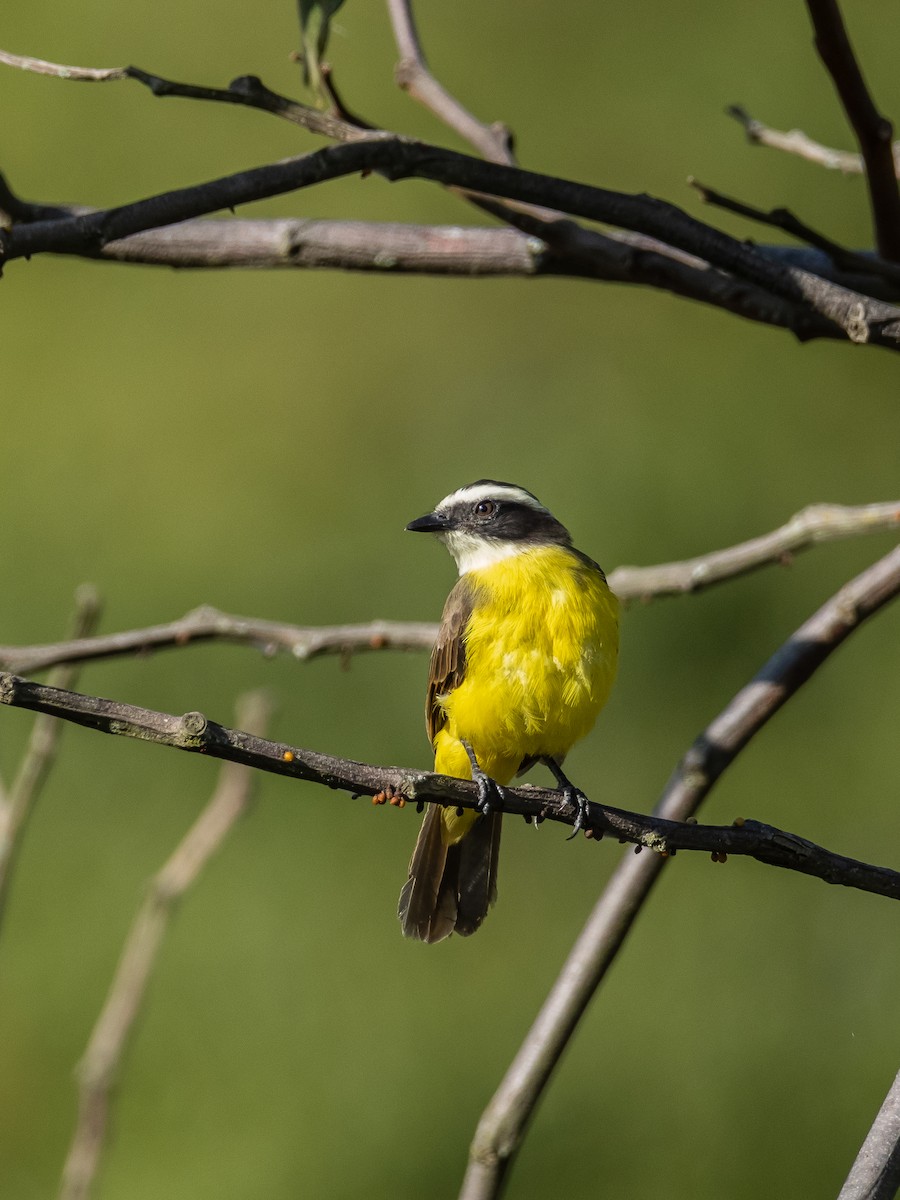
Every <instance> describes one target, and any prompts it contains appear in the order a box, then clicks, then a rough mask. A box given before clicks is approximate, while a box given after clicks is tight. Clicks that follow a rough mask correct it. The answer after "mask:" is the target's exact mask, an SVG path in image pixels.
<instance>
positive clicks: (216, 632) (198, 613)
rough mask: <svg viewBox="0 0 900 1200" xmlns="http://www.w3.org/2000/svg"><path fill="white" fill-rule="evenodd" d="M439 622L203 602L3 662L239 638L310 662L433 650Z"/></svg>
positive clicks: (1, 651)
mask: <svg viewBox="0 0 900 1200" xmlns="http://www.w3.org/2000/svg"><path fill="white" fill-rule="evenodd" d="M436 634H437V625H435V624H433V623H431V622H427V621H368V622H366V623H365V624H359V625H323V626H315V625H313V626H304V625H288V624H283V623H281V622H279V621H262V620H258V619H256V618H253V617H239V616H234V615H232V614H230V613H223V612H219V611H218V609H215V608H211V607H209V606H204V607H202V608H197V609H194V610H193V611H192V612H189V613H187V614H186V615H185V616H184V617H181V619H180V620H177V621H169V622H167V623H166V624H164V625H151V626H149V627H148V628H145V629H129V630H126V631H125V632H123V633H112V634H104V635H102V636H101V637H93V638H82V639H78V640H75V641H72V642H58V643H57V644H56V645H48V646H22V647H18V648H17V647H12V646H7V647H0V665H2V666H4V667H6V668H7V669H9V670H12V671H16V672H19V673H22V672H28V673H31V672H34V671H42V670H45V669H46V668H47V667H49V666H52V665H54V664H56V663H59V662H80V661H84V660H87V659H97V658H115V657H118V656H119V655H123V654H146V653H149V652H150V651H153V650H163V649H170V648H173V647H180V646H188V645H193V644H195V643H197V642H205V641H226V642H240V643H244V644H249V645H251V646H255V647H256V648H257V649H259V650H260V651H261V652H262V653H263V654H269V655H270V654H275V653H276V652H277V651H279V650H285V651H287V653H288V654H291V655H293V657H294V658H298V659H301V660H303V661H307V660H308V659H311V658H317V657H318V656H319V655H322V654H339V655H346V654H348V653H350V652H351V651H352V652H354V653H356V652H359V651H363V650H385V649H395V650H430V649H431V647H432V645H433V644H434V639H435V636H436Z"/></svg>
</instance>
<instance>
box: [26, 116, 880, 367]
mask: <svg viewBox="0 0 900 1200" xmlns="http://www.w3.org/2000/svg"><path fill="white" fill-rule="evenodd" d="M360 171H362V172H365V171H378V172H379V173H381V174H383V175H384V176H385V177H386V178H388V179H390V180H392V181H396V180H400V179H411V178H418V179H428V180H431V181H432V182H434V183H440V184H443V185H445V186H455V187H461V188H464V189H466V190H468V191H476V192H484V193H487V194H489V195H493V196H499V197H502V198H506V199H510V200H518V201H522V202H524V203H526V204H537V205H540V206H546V207H550V208H553V209H557V210H559V211H561V212H566V213H569V214H570V215H572V216H576V217H582V218H584V219H587V220H591V221H600V222H604V223H608V224H611V225H616V226H619V227H620V228H623V229H628V230H632V231H633V232H636V233H642V234H646V235H648V236H650V237H654V238H658V239H659V240H661V241H663V242H665V243H667V244H668V245H670V246H673V247H675V248H676V249H679V250H681V251H684V252H687V253H688V254H693V255H696V256H697V257H699V258H701V259H703V260H705V261H706V262H708V263H709V264H711V265H712V266H714V267H717V268H719V269H720V270H722V271H726V272H728V273H729V274H732V275H734V276H736V277H738V278H740V279H741V280H743V281H745V282H746V283H750V284H753V285H755V286H757V287H761V288H763V289H766V290H768V291H771V292H772V293H773V294H774V295H775V296H778V297H781V298H783V299H785V300H788V301H790V302H791V303H795V304H798V305H800V306H803V307H806V308H808V309H809V310H811V311H812V312H815V313H817V314H818V315H819V316H820V317H822V318H824V319H826V320H827V321H830V322H833V323H834V324H835V325H836V326H838V327H839V328H840V329H841V330H843V332H844V333H845V335H846V336H847V337H848V338H850V339H851V340H852V341H856V342H872V343H873V344H878V345H884V346H888V347H891V348H893V349H900V308H897V307H895V306H892V305H887V304H884V303H883V302H880V301H877V300H874V299H872V298H871V297H869V296H866V295H864V294H862V293H859V292H853V291H851V290H850V289H847V288H842V287H839V286H837V285H835V284H833V283H830V282H828V281H827V280H824V279H822V278H821V277H819V276H817V275H813V274H812V273H810V272H809V271H806V270H804V269H803V268H800V267H797V266H791V265H788V266H780V265H777V264H776V263H774V262H773V261H772V260H771V259H769V258H767V257H766V256H765V255H763V254H760V253H759V252H758V251H757V250H755V249H753V248H751V247H749V246H747V245H746V244H744V243H742V242H739V241H737V240H736V239H734V238H732V237H729V236H728V235H727V234H724V233H721V232H719V231H718V230H715V229H713V228H712V227H710V226H707V225H704V224H703V223H702V222H700V221H697V220H695V219H694V218H693V217H689V216H688V215H687V214H686V213H684V212H682V211H681V210H680V209H679V208H677V207H676V206H675V205H672V204H668V203H666V202H664V201H661V200H656V199H654V198H653V197H649V196H643V195H634V196H632V195H627V194H625V193H621V192H613V191H610V190H609V189H606V188H597V187H590V186H588V185H586V184H580V183H575V182H572V181H570V180H562V179H554V178H552V177H550V176H546V175H540V174H535V173H532V172H528V171H522V170H520V169H519V168H517V167H508V166H504V165H500V164H497V163H488V162H483V161H481V160H480V159H475V158H471V157H470V156H468V155H463V154H457V153H455V152H453V151H450V150H443V149H440V148H439V147H435V146H429V145H426V144H424V143H419V142H412V141H409V140H407V139H403V138H395V137H390V138H385V139H382V140H364V141H358V142H350V143H345V144H343V145H337V146H328V147H326V148H324V149H322V150H317V151H315V152H313V153H312V154H307V155H303V156H300V157H297V158H290V159H286V160H284V161H282V162H279V163H272V164H270V165H268V166H263V167H257V168H254V169H252V170H248V171H243V172H239V173H238V174H236V175H230V176H225V177H223V178H221V179H218V180H214V181H212V182H209V183H205V184H200V185H198V186H196V187H189V188H181V189H177V190H175V191H172V192H167V193H163V194H161V195H158V196H153V197H150V198H148V199H145V200H140V201H137V202H135V203H133V204H127V205H123V206H120V207H117V208H113V209H107V210H103V211H99V212H96V213H91V214H89V215H83V216H77V217H69V218H65V217H64V218H61V219H56V220H52V219H51V220H47V221H37V222H34V223H32V224H28V225H16V226H14V227H13V229H11V230H9V231H7V232H6V233H5V234H4V237H3V249H4V258H5V259H7V260H12V259H16V258H21V257H26V256H29V255H33V254H36V253H41V252H46V251H53V252H56V253H98V252H99V251H100V250H101V249H102V248H103V246H105V245H106V244H108V243H109V242H111V241H114V240H116V239H119V238H124V237H128V236H129V235H131V234H135V233H139V232H141V231H142V230H145V229H150V228H154V227H157V226H160V225H169V224H174V223H176V222H178V221H184V220H187V219H189V218H192V217H198V216H201V215H204V214H206V213H210V212H215V211H217V210H220V209H223V208H234V207H235V206H236V205H238V204H246V203H249V202H251V201H253V200H259V199H263V198H265V197H270V196H276V195H283V194H285V193H287V192H291V191H295V190H298V189H301V188H305V187H310V186H313V185H315V184H318V183H322V182H324V181H325V180H328V179H337V178H341V177H343V176H346V175H351V174H355V173H357V172H360Z"/></svg>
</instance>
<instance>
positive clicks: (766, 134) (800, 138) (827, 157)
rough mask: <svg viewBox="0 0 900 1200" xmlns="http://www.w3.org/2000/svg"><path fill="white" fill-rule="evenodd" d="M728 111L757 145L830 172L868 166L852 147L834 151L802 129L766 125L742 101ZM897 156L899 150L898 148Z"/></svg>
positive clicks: (850, 172) (853, 172)
mask: <svg viewBox="0 0 900 1200" xmlns="http://www.w3.org/2000/svg"><path fill="white" fill-rule="evenodd" d="M725 112H726V113H727V114H728V116H729V117H734V119H735V120H736V121H738V122H740V124H741V125H743V127H744V132H745V133H746V135H747V139H748V141H750V142H753V144H754V145H757V146H769V147H770V148H771V149H772V150H783V151H784V152H785V153H786V154H796V155H797V157H798V158H805V159H806V160H807V162H811V163H815V164H816V166H819V167H827V168H828V170H830V171H842V172H843V173H844V174H845V175H862V173H863V170H864V167H863V160H862V155H861V154H852V153H851V152H850V151H848V150H834V149H832V148H831V147H830V146H823V145H822V143H821V142H816V141H813V139H812V138H811V137H808V136H807V135H806V134H805V133H803V131H802V130H800V129H791V130H789V131H788V132H787V133H785V132H783V131H782V130H780V129H773V128H772V127H771V125H764V124H763V122H762V121H757V120H756V118H755V117H751V116H750V114H749V113H748V112H747V110H746V108H743V107H742V106H741V105H740V104H730V105H729V106H728V108H726V109H725ZM895 156H896V149H895Z"/></svg>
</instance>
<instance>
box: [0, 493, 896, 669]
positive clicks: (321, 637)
mask: <svg viewBox="0 0 900 1200" xmlns="http://www.w3.org/2000/svg"><path fill="white" fill-rule="evenodd" d="M896 527H900V502H896V501H891V502H888V503H883V504H861V505H857V506H845V505H840V504H813V505H810V506H809V507H808V508H804V509H803V510H802V511H801V512H798V513H796V514H795V515H794V516H793V517H791V519H790V520H789V521H788V522H787V523H786V524H785V525H782V526H781V527H780V528H778V529H774V530H772V532H770V533H766V534H763V535H762V536H761V537H756V538H751V539H750V540H749V541H746V542H741V543H739V544H738V545H736V546H729V547H728V548H727V549H725V550H714V551H712V552H711V553H709V554H704V555H700V556H699V557H697V558H690V559H687V560H686V561H684V562H674V563H661V564H659V565H657V566H653V567H617V568H616V569H615V570H614V571H613V572H612V573H611V574H610V576H609V583H610V586H611V587H612V589H613V591H614V592H615V593H616V594H617V595H618V596H619V598H620V599H622V600H632V599H637V600H641V601H644V602H646V601H648V600H650V599H652V598H653V597H654V596H657V597H661V596H677V595H683V594H685V593H688V592H698V591H702V590H703V589H704V588H707V587H712V586H713V585H714V584H717V583H722V582H723V581H724V580H726V579H731V578H734V577H736V576H739V575H743V574H746V573H747V572H749V571H755V570H758V569H759V568H761V567H763V566H766V565H767V564H772V563H777V564H780V565H785V564H787V563H789V562H790V561H791V558H792V556H793V555H794V554H797V553H799V552H800V551H802V550H806V549H809V548H810V547H811V546H814V545H817V544H819V543H821V542H830V541H835V540H837V539H838V538H845V537H853V536H860V535H862V534H869V533H880V532H883V531H885V530H890V529H893V528H896ZM436 636H437V625H436V624H434V623H432V622H428V621H367V622H365V623H362V624H356V625H322V626H308V625H290V624H286V623H284V622H280V621H263V620H260V619H258V618H255V617H240V616H235V615H233V614H230V613H223V612H219V610H218V609H216V608H212V607H211V606H209V605H204V606H203V607H201V608H197V609H194V610H193V611H192V612H189V613H187V614H186V615H185V616H184V617H181V618H180V619H179V620H177V621H169V622H166V623H165V624H162V625H152V626H150V627H148V628H144V629H131V630H126V631H124V632H122V633H110V634H101V635H100V636H97V637H91V638H79V639H76V640H74V641H66V642H56V643H52V644H49V645H38V646H0V667H3V668H4V669H5V670H7V671H13V672H17V673H22V674H27V673H31V672H33V671H43V670H46V669H47V668H48V667H52V666H55V665H57V664H58V663H70V662H85V661H87V660H91V659H101V658H115V657H118V656H121V655H124V654H146V653H148V652H150V651H153V650H164V649H169V648H172V647H180V646H187V645H191V644H193V643H195V642H203V641H214V640H218V641H229V642H239V643H243V644H250V645H253V646H256V647H257V648H258V649H259V650H261V651H262V652H263V653H264V654H274V653H275V652H276V651H278V650H285V651H287V652H288V653H289V654H292V655H293V656H294V657H295V658H299V659H302V660H304V661H305V660H307V659H310V658H316V657H318V656H319V655H321V654H340V655H348V654H353V653H357V652H358V651H361V650H363V651H365V650H430V649H431V647H432V645H433V644H434V639H435V637H436Z"/></svg>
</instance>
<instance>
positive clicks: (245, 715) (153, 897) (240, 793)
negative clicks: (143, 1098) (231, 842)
mask: <svg viewBox="0 0 900 1200" xmlns="http://www.w3.org/2000/svg"><path fill="white" fill-rule="evenodd" d="M269 708H270V706H269V702H268V700H267V699H266V697H265V696H264V695H263V694H262V693H261V692H253V693H250V694H248V695H246V696H244V697H242V698H241V700H239V701H238V706H237V718H238V723H239V724H241V725H245V726H246V727H247V728H248V729H251V730H254V731H256V732H259V733H262V732H263V730H264V727H265V725H266V723H267V721H268V717H269ZM255 778H256V777H255V776H254V775H253V773H252V771H249V770H247V768H246V767H241V766H237V765H235V764H234V763H226V764H225V765H224V766H223V767H222V770H221V772H220V774H219V782H218V785H217V787H216V790H215V792H214V793H213V795H212V797H211V798H210V800H209V803H208V804H207V805H206V807H205V808H204V809H203V811H202V812H201V813H200V816H199V817H198V818H197V820H196V821H195V822H194V824H193V825H192V826H191V828H190V830H189V831H188V832H187V834H185V836H184V838H183V839H182V841H181V842H180V843H179V845H178V846H177V848H176V849H175V851H174V852H173V854H172V855H171V857H170V858H169V859H168V861H167V862H166V863H165V865H164V866H163V867H162V869H161V870H160V871H159V873H158V874H157V875H156V876H155V877H154V879H153V881H152V882H151V884H150V889H149V891H148V893H147V896H146V898H145V900H144V902H143V903H142V904H141V906H140V908H139V910H138V912H137V915H136V916H135V919H134V921H133V923H132V925H131V929H130V930H129V932H128V936H127V937H126V939H125V945H124V947H123V949H122V954H121V957H120V958H119V965H118V967H117V969H116V974H115V977H114V979H113V982H112V985H111V987H110V989H109V993H108V995H107V997H106V1002H105V1004H104V1006H103V1010H102V1012H101V1013H100V1016H99V1017H98V1019H97V1022H96V1024H95V1025H94V1029H93V1032H92V1033H91V1036H90V1040H89V1041H88V1046H87V1050H86V1052H85V1055H84V1058H83V1059H82V1060H81V1063H80V1064H79V1067H78V1085H79V1096H78V1118H77V1123H76V1126H75V1132H74V1134H73V1137H72V1142H71V1144H70V1146H69V1152H68V1155H67V1157H66V1163H65V1167H64V1168H63V1175H62V1182H61V1186H60V1190H59V1197H60V1200H87V1197H88V1196H89V1195H90V1194H91V1190H92V1188H93V1184H94V1179H95V1177H96V1174H97V1168H98V1166H99V1162H100V1156H101V1154H102V1151H103V1143H104V1141H105V1138H106V1127H107V1119H108V1116H109V1106H110V1092H111V1090H112V1087H113V1085H114V1083H115V1080H116V1077H117V1075H118V1073H119V1070H120V1066H121V1062H122V1057H123V1054H124V1052H125V1049H126V1047H127V1044H128V1041H129V1038H130V1036H131V1031H132V1029H133V1027H134V1023H135V1020H136V1018H137V1016H138V1013H139V1011H140V1008H141V1005H142V1004H143V1002H144V997H145V995H146V991H147V985H148V983H149V981H150V976H151V974H152V972H153V969H154V967H155V965H156V960H157V958H158V956H159V951H160V947H161V945H162V941H163V938H164V937H165V934H166V930H167V928H168V924H169V921H170V918H171V915H172V910H173V909H174V907H175V905H176V903H177V902H178V901H179V900H180V899H181V897H182V896H183V895H184V894H185V892H186V891H187V890H188V888H190V887H191V886H192V884H193V883H194V882H195V881H196V879H197V877H198V875H199V874H200V872H201V871H202V870H203V868H204V867H205V866H206V864H207V862H208V861H209V860H210V858H211V857H212V856H213V854H214V853H215V852H216V851H217V850H218V849H219V847H220V846H221V844H222V842H223V841H224V840H225V838H226V836H227V835H228V834H229V833H230V831H231V829H232V828H233V827H234V824H235V822H236V821H237V820H238V818H239V817H240V816H241V815H242V814H243V813H244V811H245V810H246V808H247V805H248V803H249V801H250V797H251V793H252V790H253V787H254V783H255Z"/></svg>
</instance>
